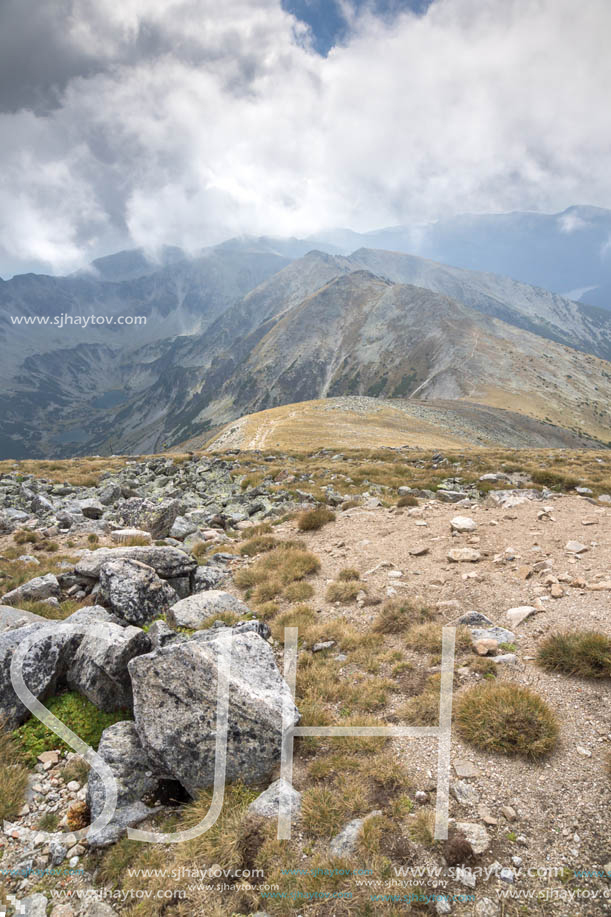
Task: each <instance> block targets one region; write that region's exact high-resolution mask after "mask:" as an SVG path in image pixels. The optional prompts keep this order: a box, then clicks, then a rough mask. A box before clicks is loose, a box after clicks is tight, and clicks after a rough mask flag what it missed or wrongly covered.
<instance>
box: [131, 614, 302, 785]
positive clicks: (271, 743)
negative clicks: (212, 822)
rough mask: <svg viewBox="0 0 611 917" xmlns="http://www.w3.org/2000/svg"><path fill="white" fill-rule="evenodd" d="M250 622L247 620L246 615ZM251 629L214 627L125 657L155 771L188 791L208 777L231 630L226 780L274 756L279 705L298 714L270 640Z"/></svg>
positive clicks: (264, 765)
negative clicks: (220, 672) (224, 655)
mask: <svg viewBox="0 0 611 917" xmlns="http://www.w3.org/2000/svg"><path fill="white" fill-rule="evenodd" d="M249 623H250V622H249ZM257 623H258V622H252V624H253V627H252V629H248V630H246V629H245V628H244V629H241V630H240V629H239V628H231V629H229V628H215V629H213V630H208V631H203V632H202V633H201V634H196V635H195V636H194V637H192V638H191V639H190V640H188V641H186V642H183V643H174V644H170V645H169V646H165V647H162V648H161V649H158V650H155V652H153V653H149V654H148V655H145V656H139V657H138V658H136V659H133V660H132V661H131V662H130V664H129V671H130V674H131V679H132V687H133V696H134V719H135V723H136V729H137V730H138V735H139V737H140V740H141V742H142V746H143V748H144V750H145V753H146V755H147V757H148V759H149V760H150V762H151V764H152V765H153V767H154V768H155V769H156V770H157V772H158V773H160V774H163V775H166V776H169V777H172V778H174V779H176V780H178V781H179V782H180V783H181V784H182V785H183V787H185V789H186V790H187V791H188V792H189V793H191V794H192V795H194V794H195V793H196V791H197V790H198V789H200V788H203V787H208V786H211V785H212V783H213V781H214V764H215V745H216V730H217V722H216V719H217V716H216V714H217V673H218V661H219V653H220V652H221V649H222V647H223V645H224V646H225V647H226V646H227V637H228V634H231V635H232V638H233V639H232V643H233V647H232V659H231V673H230V678H229V724H228V741H227V774H226V778H227V780H229V781H231V780H237V779H242V780H244V781H245V782H247V783H256V782H257V781H259V780H262V779H263V778H265V777H266V776H268V775H269V773H270V771H271V770H272V769H273V767H274V765H275V764H276V763H277V762H278V760H279V758H280V750H281V745H282V735H283V733H282V729H283V722H282V709H283V702H284V700H285V699H286V700H287V702H288V704H289V708H290V711H291V716H290V722H289V723H288V724H286V726H287V728H290V727H292V726H293V725H295V724H296V723H297V722H298V720H299V713H298V711H297V709H296V707H295V706H294V704H293V701H292V698H291V696H290V691H289V688H288V685H287V684H286V682H285V681H284V679H283V678H282V676H281V674H280V672H279V670H278V667H277V665H276V661H275V658H274V653H273V650H272V648H271V646H270V645H269V644H268V643H266V641H265V640H264V639H263V638H262V637H261V636H260V634H259V633H257V630H256V625H257Z"/></svg>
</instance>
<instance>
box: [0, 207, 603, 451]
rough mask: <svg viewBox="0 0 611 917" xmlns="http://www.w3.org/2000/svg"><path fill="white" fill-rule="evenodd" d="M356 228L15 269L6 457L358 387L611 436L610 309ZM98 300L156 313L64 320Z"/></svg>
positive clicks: (138, 442) (9, 303)
mask: <svg viewBox="0 0 611 917" xmlns="http://www.w3.org/2000/svg"><path fill="white" fill-rule="evenodd" d="M573 209H579V208H573ZM590 209H591V208H585V210H588V211H589V210H590ZM582 210H584V208H582ZM602 213H603V214H606V213H608V212H607V211H603V212H602ZM508 216H509V217H512V216H513V215H511V214H510V215H508ZM573 216H574V217H576V216H577V215H576V214H573ZM595 216H596V219H597V220H599V216H598V215H596V214H595ZM600 219H602V218H600ZM510 222H511V221H510ZM599 222H600V220H599ZM603 222H604V221H603ZM597 225H598V223H597ZM601 225H602V224H601ZM609 227H610V228H611V222H610V223H609ZM388 232H391V231H388ZM448 232H449V230H448ZM457 232H458V230H457ZM582 232H585V230H583V228H581V229H573V230H572V231H571V232H565V233H564V235H563V238H564V236H567V237H571V236H572V237H575V236H576V235H579V238H580V239H583V238H584V237H583V236H581V235H580V234H581V233H582ZM588 232H589V230H588ZM331 235H332V234H331ZM340 235H341V233H338V234H336V235H335V237H333V238H323V239H318V240H298V239H285V240H278V239H268V238H263V239H251V238H242V239H234V240H230V241H228V242H226V243H223V244H221V245H219V246H216V247H214V248H211V249H207V250H205V251H203V252H201V253H200V254H199V255H198V256H197V257H188V256H187V255H185V253H184V252H181V251H180V250H179V249H172V248H168V249H165V250H164V251H163V252H162V253H161V254H160V256H159V258H158V259H157V260H155V261H152V260H150V259H149V258H147V256H146V255H145V254H144V253H143V252H140V251H132V252H120V253H117V254H115V255H111V256H108V257H106V258H102V259H98V260H97V261H96V262H94V263H93V265H92V266H91V269H90V270H89V271H87V272H81V273H79V274H75V275H71V276H69V277H49V276H44V275H33V274H28V275H21V276H18V277H14V278H13V279H11V280H8V281H2V282H0V346H1V347H2V352H3V360H2V364H1V365H0V390H1V391H2V404H3V409H2V412H1V415H0V457H11V458H19V457H26V456H27V457H33V458H34V457H51V456H64V455H69V454H91V453H92V452H97V453H110V452H132V453H137V452H154V451H159V450H161V449H164V448H167V447H169V446H173V445H176V444H178V443H182V442H184V441H189V440H192V439H193V438H194V437H200V438H202V439H205V437H206V436H208V435H210V434H211V433H212V432H213V431H215V430H218V429H219V428H220V427H222V425H223V424H226V423H228V422H231V421H234V420H235V419H237V418H239V417H240V416H242V415H244V414H251V413H253V412H258V411H264V410H266V409H269V408H273V407H276V406H278V405H283V404H288V403H293V402H304V401H308V400H312V399H320V398H323V399H325V398H334V397H341V396H354V395H361V396H367V397H370V398H371V397H373V398H378V399H396V400H397V403H398V402H399V401H405V400H409V401H410V402H432V401H435V402H436V401H439V400H441V401H443V402H444V403H447V402H449V401H450V402H451V401H460V402H467V403H470V404H477V405H483V406H488V407H492V408H495V409H498V410H501V409H504V410H507V411H509V412H512V414H511V416H512V417H513V416H514V415H515V416H516V417H518V418H519V417H523V418H525V422H526V419H527V420H528V423H529V424H532V422H533V421H537V422H540V423H544V424H546V425H548V427H549V429H550V430H551V429H552V427H555V428H557V429H558V430H564V431H569V432H570V433H571V435H573V434H574V435H576V436H577V437H582V439H583V443H584V444H591V445H596V444H601V443H602V444H605V445H606V444H607V443H609V442H610V441H611V432H610V431H611V415H610V413H609V405H610V404H611V363H610V362H609V361H610V360H611V311H610V310H607V309H603V308H598V307H596V306H591V305H589V304H585V303H582V302H576V301H574V300H570V299H567V298H566V297H563V296H561V295H559V293H558V292H553V291H550V290H548V289H545V288H543V287H536V286H532V285H529V284H527V283H524V282H522V281H520V280H514V279H510V278H509V277H508V276H503V275H498V274H493V273H490V272H482V271H474V270H471V269H467V268H465V267H461V266H449V265H447V264H443V263H439V262H436V261H433V260H431V259H430V258H423V257H420V256H416V255H413V254H409V253H403V252H400V251H396V250H385V249H383V248H380V247H379V246H365V247H363V246H360V247H357V248H356V250H354V251H353V252H352V253H350V254H342V248H343V247H344V246H343V243H345V242H346V241H347V240H346V238H345V237H343V238H340ZM354 235H358V234H351V236H350V239H351V240H352V241H354V239H353V236H354ZM446 237H447V233H446ZM380 238H382V239H383V241H384V242H385V243H386V241H390V240H388V239H387V236H384V234H383V233H382V234H381V236H380ZM542 238H544V236H543V237H542ZM597 238H598V237H597ZM313 241H316V242H317V243H318V245H319V246H322V247H323V248H327V249H329V250H326V251H325V250H321V248H320V247H318V248H317V249H314V250H311V245H312V242H313ZM359 241H363V240H362V238H361V237H359ZM378 241H379V240H378ZM395 241H397V234H395ZM525 244H526V243H524V245H525ZM597 244H598V243H597ZM514 254H515V253H514ZM516 257H517V256H516ZM455 260H457V259H455ZM484 260H485V259H484ZM577 260H578V259H577ZM586 267H587V265H586ZM559 270H560V267H559ZM590 279H598V280H601V283H602V281H603V280H604V278H603V277H602V273H601V272H599V274H598V275H596V277H594V274H593V273H592V274H591V277H590ZM562 282H563V281H562V280H560V281H559V283H561V284H562ZM91 314H95V315H98V316H102V315H103V316H109V317H110V318H111V319H118V318H120V317H123V318H124V317H126V316H142V317H144V318H146V324H138V325H126V324H121V325H119V324H110V325H106V324H105V325H98V324H89V325H88V326H87V327H86V328H83V327H79V326H76V325H70V324H68V325H66V324H65V320H64V325H63V327H60V326H59V325H57V324H53V320H54V319H56V317H59V316H62V315H63V316H66V315H68V316H72V317H74V316H77V315H91ZM11 316H12V319H11ZM15 317H18V318H19V317H21V318H22V319H24V318H28V319H29V320H30V321H33V322H36V321H37V320H39V319H40V320H41V321H43V322H44V320H45V317H48V318H49V319H50V323H49V324H44V323H41V324H36V323H34V324H23V322H22V324H15V323H14V319H15ZM529 429H530V427H529ZM537 435H540V433H538V434H537Z"/></svg>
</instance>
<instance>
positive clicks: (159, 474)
mask: <svg viewBox="0 0 611 917" xmlns="http://www.w3.org/2000/svg"><path fill="white" fill-rule="evenodd" d="M384 461H385V462H387V463H389V467H390V466H391V465H392V466H393V469H394V471H393V474H391V475H390V476H389V472H388V469H387V468H386V466H384V475H381V474H380V473H379V472H380V468H381V467H382V465H381V464H380V463H379V462H376V459H375V458H371V457H369V458H364V457H360V458H359V459H358V460H356V459H354V458H351V457H350V456H344V455H333V454H331V453H327V454H319V455H318V456H317V457H316V459H315V460H313V459H312V460H310V461H309V462H308V460H307V459H305V458H303V457H301V458H297V457H294V456H293V457H292V456H278V455H276V456H263V455H254V456H252V455H251V456H249V457H248V458H247V460H245V458H244V456H240V455H239V454H233V455H225V456H223V457H215V458H211V457H206V456H196V455H193V456H185V457H183V458H181V460H180V461H176V460H173V459H171V458H164V457H162V458H154V459H149V460H138V461H136V460H135V461H132V462H126V463H123V462H122V463H121V464H120V466H119V467H115V468H114V470H112V471H109V472H106V473H104V474H102V475H101V477H100V478H99V480H96V481H95V482H87V483H86V484H82V483H70V481H68V482H66V481H62V480H60V478H61V476H62V469H61V467H57V468H55V469H51V471H52V474H50V475H49V476H48V477H44V476H42V473H38V474H32V473H24V472H23V470H22V469H18V468H17V469H5V473H4V474H3V475H2V477H0V533H1V534H0V554H1V555H2V558H1V560H0V575H1V576H2V580H1V581H0V590H1V597H0V601H1V603H2V605H1V607H0V716H1V717H2V719H3V721H4V727H5V733H4V735H5V737H6V736H8V735H9V734H10V735H11V738H10V740H9V742H8V744H7V742H6V741H5V744H4V745H2V750H1V753H0V785H1V787H2V789H3V795H6V798H7V800H8V799H9V797H10V801H7V802H6V803H3V809H2V812H3V816H4V823H3V834H2V835H1V836H0V849H1V851H2V858H1V859H0V872H1V873H2V878H3V883H4V898H0V900H2V901H4V903H5V904H6V905H7V906H8V913H9V914H12V913H26V914H30V915H35V917H40V915H51V917H75V915H84V914H92V915H94V917H95V915H98V917H106V915H109V914H112V913H117V912H124V913H130V914H153V915H156V914H162V913H165V912H166V911H167V910H168V908H169V907H171V908H172V911H173V912H174V913H176V914H177V915H182V914H201V915H213V917H215V915H222V914H226V915H231V914H234V913H237V914H255V913H258V914H259V915H261V914H263V913H268V914H269V915H274V914H279V915H281V914H293V913H294V914H303V915H306V914H307V915H312V914H315V915H319V914H320V915H322V914H325V915H326V914H328V915H337V917H343V915H352V914H355V915H356V914H358V915H361V914H363V915H368V914H377V913H381V914H399V913H405V912H408V911H409V910H413V911H414V912H421V913H431V914H446V913H448V914H449V913H452V914H456V915H458V917H463V915H467V914H468V915H472V914H476V915H478V917H497V915H499V917H500V915H505V914H506V915H521V914H548V913H549V914H552V913H553V914H561V915H564V914H566V915H569V914H576V915H595V914H605V913H611V831H610V828H609V802H610V795H611V794H610V790H611V758H610V751H611V703H610V701H611V691H610V683H611V681H610V676H611V657H610V654H609V649H608V646H607V649H606V650H605V649H604V645H603V649H602V650H600V646H599V648H598V649H597V652H598V653H599V657H597V661H596V666H598V668H596V667H595V668H596V671H595V672H594V673H593V672H588V673H586V672H585V671H584V670H583V668H582V667H581V668H580V666H579V665H577V664H575V666H574V667H573V668H574V671H570V669H571V666H570V665H569V666H568V669H569V670H567V666H566V665H564V668H563V667H560V668H558V667H557V668H553V667H550V666H547V667H546V666H545V665H543V664H542V658H541V650H542V647H543V646H544V644H545V642H546V640H548V639H549V638H550V637H553V636H554V635H558V634H564V633H567V632H569V633H573V634H581V633H583V632H586V633H591V632H594V633H596V634H598V635H599V636H600V637H601V639H604V637H605V636H606V637H607V638H609V637H611V616H610V604H609V603H610V601H611V525H610V521H611V496H609V492H608V491H606V492H605V490H604V488H603V485H604V483H605V481H606V475H607V459H606V457H603V458H600V457H598V458H597V457H596V456H594V455H590V456H588V457H587V458H585V459H584V462H585V463H586V464H587V466H588V471H587V473H584V482H585V483H583V482H582V483H580V481H579V480H564V482H563V483H562V476H561V475H560V474H559V473H558V463H554V462H553V458H552V456H551V455H549V456H547V458H546V460H545V461H543V460H542V459H540V460H539V463H540V465H541V466H542V467H543V468H548V467H551V468H552V469H556V470H555V471H553V470H552V471H551V472H548V473H547V477H545V475H543V477H544V479H545V480H547V481H548V484H549V485H550V486H551V487H552V488H555V489H548V488H547V487H546V486H545V485H542V484H540V483H538V482H537V480H536V478H537V475H536V474H534V473H533V472H532V470H523V469H521V468H520V467H519V466H517V465H515V463H514V465H512V464H510V463H509V462H508V461H505V462H500V461H499V462H498V466H496V467H494V466H490V468H488V470H483V469H482V467H481V463H479V464H478V465H477V469H475V468H474V467H470V466H469V463H468V462H465V460H464V457H462V458H461V457H450V458H448V457H445V456H443V455H439V454H437V455H429V456H426V457H418V458H413V460H412V466H413V467H410V465H409V462H407V463H404V460H403V457H402V456H401V455H400V453H399V452H397V453H394V454H393V455H392V456H389V457H387V458H385V459H384ZM397 462H399V464H396V463H397ZM597 463H598V464H597ZM573 464H576V461H574V462H573ZM312 467H316V468H317V469H319V471H320V469H325V473H324V474H323V473H322V471H320V473H318V472H317V473H316V474H313V473H311V471H308V468H312ZM376 468H377V473H376ZM354 469H360V471H359V473H357V472H356V471H355V470H354ZM600 469H602V471H601V473H599V470H600ZM467 470H468V473H466V472H467ZM482 471H483V473H481V472H482ZM603 472H604V473H603ZM554 475H555V477H554ZM426 476H428V477H429V478H430V483H429V484H428V486H424V484H425V483H426V481H424V478H425V477H426ZM67 477H70V474H67ZM533 477H534V478H535V480H533ZM541 478H542V475H541V474H539V480H541ZM402 482H403V483H402ZM559 483H562V486H559ZM588 485H590V486H588ZM561 490H562V491H568V492H560V491H561ZM2 584H3V585H2ZM5 587H6V588H5ZM443 625H452V626H456V628H457V630H456V664H455V671H454V714H455V718H454V723H453V729H452V740H451V781H450V786H451V794H450V807H449V815H450V832H449V835H450V839H449V842H448V843H444V842H442V841H438V840H435V838H434V836H433V831H432V825H433V818H434V805H435V791H436V780H437V754H438V742H437V740H436V739H435V738H432V737H429V738H421V737H418V738H409V739H408V738H400V739H392V740H388V741H386V740H384V739H362V738H360V739H354V738H346V739H342V740H338V739H314V738H304V739H298V740H297V742H296V745H295V762H294V779H293V789H291V790H289V789H286V793H287V798H288V799H289V801H290V807H291V816H292V837H291V840H290V841H278V840H277V839H276V829H277V824H276V817H275V816H276V815H277V812H278V796H279V793H280V791H281V789H282V787H281V785H280V784H279V783H278V782H277V781H278V777H279V760H280V747H281V740H282V734H283V730H284V732H286V731H287V730H288V729H290V728H291V727H292V726H294V725H295V724H297V723H300V725H336V724H340V725H359V724H360V725H367V724H369V725H384V724H387V725H397V724H408V725H422V726H432V725H436V724H437V722H438V718H439V671H440V651H441V628H442V626H443ZM286 626H293V627H294V626H297V627H298V628H299V650H298V658H297V688H296V695H295V698H294V702H293V698H292V697H291V694H290V690H289V687H288V685H287V683H286V682H285V681H284V678H283V675H282V673H283V652H282V650H283V641H284V628H285V627H286ZM229 633H231V635H232V644H233V657H232V671H231V676H230V692H229V731H228V746H227V747H228V754H227V778H228V781H229V782H230V786H229V787H228V790H227V793H226V798H225V805H224V810H223V813H222V815H221V816H220V818H219V822H218V824H217V825H216V826H215V828H214V829H212V830H211V831H210V832H207V833H206V834H205V835H202V836H201V837H200V838H198V839H192V840H190V841H187V842H186V843H185V844H178V845H174V844H172V845H170V844H163V843H159V844H156V845H154V846H153V845H148V844H143V843H139V842H137V841H130V840H127V839H126V837H125V835H126V830H127V828H128V827H129V826H131V827H135V826H137V827H138V828H139V829H141V830H144V831H157V832H161V833H169V832H172V831H180V830H184V829H185V828H187V827H191V826H193V825H194V824H197V823H198V822H199V821H201V819H202V818H203V817H204V815H205V814H206V812H207V811H208V807H209V804H210V798H211V794H210V787H211V784H212V782H213V779H214V761H215V752H216V727H217V721H216V714H217V706H216V705H217V680H218V669H219V664H220V663H219V659H220V658H221V655H222V651H223V647H224V645H225V641H226V638H227V635H228V634H229ZM597 646H598V645H597ZM605 653H606V654H607V655H606V656H605ZM19 654H21V656H22V657H23V675H24V679H25V683H26V685H27V686H28V687H29V688H30V690H31V691H32V693H33V694H34V695H35V696H36V697H39V698H40V699H42V700H43V701H45V703H46V705H47V706H48V707H49V709H51V710H52V711H54V712H55V713H56V715H57V716H58V717H59V718H60V719H64V720H65V721H66V722H67V723H68V725H69V726H71V728H73V730H74V731H75V732H77V733H79V727H80V728H81V729H82V727H83V725H84V724H87V725H88V726H91V727H92V732H91V737H90V738H88V741H87V744H90V745H93V746H95V747H97V751H98V754H99V756H100V758H101V759H103V761H104V762H106V765H107V766H108V767H109V768H110V770H111V771H112V774H113V776H114V777H115V779H116V781H117V789H118V798H117V806H116V810H115V812H114V814H113V817H112V820H111V821H110V823H109V824H107V825H105V826H104V827H102V828H101V829H100V830H98V831H95V830H93V831H91V832H88V831H87V830H86V826H87V825H88V824H89V822H90V821H93V820H95V819H96V818H98V817H99V816H100V815H101V813H102V812H103V809H104V800H105V793H104V787H103V783H102V780H101V779H100V776H99V774H98V773H97V768H96V759H95V758H92V757H91V756H89V757H88V760H87V761H85V760H84V759H83V757H82V756H81V755H80V754H77V753H75V752H73V751H72V750H70V749H69V748H68V747H67V746H66V745H64V744H63V743H61V742H60V741H59V740H58V739H57V738H56V737H55V736H54V735H53V734H52V733H50V732H45V730H44V729H43V728H42V726H39V724H37V721H36V720H35V719H33V718H32V717H31V716H30V712H29V710H28V709H27V708H26V706H24V703H23V701H22V699H20V698H19V697H17V695H16V694H15V691H14V687H13V682H12V680H11V662H12V660H13V659H14V658H15V657H16V656H17V657H18V656H19ZM586 675H589V676H590V677H586ZM593 676H597V677H593ZM503 685H505V686H506V688H507V691H508V692H509V693H507V694H506V695H504V697H505V700H503V699H502V696H501V695H499V696H501V701H500V702H499V701H497V703H500V704H501V706H500V708H499V709H496V710H493V711H492V712H493V715H495V716H496V717H497V720H498V724H499V727H498V733H497V734H496V735H495V734H494V730H493V733H492V735H489V734H487V733H486V722H485V718H486V715H488V714H489V712H490V711H487V710H484V706H483V705H485V703H488V701H487V700H486V697H487V696H488V695H485V694H481V693H480V694H477V693H476V694H472V693H471V692H472V690H473V689H474V688H478V689H480V691H481V690H484V691H492V690H493V689H498V688H499V687H501V686H503ZM523 689H526V691H527V696H528V699H529V700H528V703H529V705H532V704H533V701H532V698H533V697H536V698H537V701H536V703H539V701H540V702H541V704H542V707H541V709H539V708H538V707H536V705H535V706H534V707H532V706H529V707H528V710H527V718H526V720H525V721H523V723H522V721H520V724H521V725H520V729H522V726H523V732H522V735H518V737H517V738H515V737H513V732H515V729H514V725H515V724H513V723H512V722H510V721H509V719H508V715H507V710H508V709H509V707H508V705H511V704H512V703H513V702H514V699H515V697H521V696H522V695H521V694H520V693H519V692H520V691H522V690H523ZM524 696H526V695H524ZM472 697H473V698H474V704H475V706H471V707H469V708H467V707H466V704H467V702H468V701H469V700H470V698H472ZM490 697H492V695H490ZM478 704H479V705H480V707H478V706H477V705H478ZM79 705H81V706H79ZM83 705H86V706H83ZM503 705H505V706H503ZM75 710H77V711H79V713H78V716H77V715H76V713H75ZM465 710H466V711H467V714H465ZM79 717H80V719H79ZM480 717H481V718H482V725H481V728H480V726H479V719H480ZM529 717H531V719H532V722H531V720H529ZM476 727H477V728H476ZM96 730H97V734H96ZM503 730H506V731H507V735H506V736H504V735H503ZM519 731H520V730H518V732H519ZM504 739H506V741H504ZM512 743H513V745H512ZM5 746H6V747H5ZM9 746H10V747H9ZM91 764H93V768H92V769H89V765H91ZM26 768H27V770H26ZM147 867H149V868H151V869H153V870H157V874H156V875H152V876H151V875H149V876H143V875H142V874H140V875H137V874H136V875H133V874H130V873H134V872H136V873H137V871H138V870H142V869H145V868H147ZM211 867H213V868H214V869H219V868H220V869H221V870H224V871H225V872H224V873H221V875H222V876H223V879H222V881H221V882H219V881H218V873H214V872H212V873H208V874H206V872H205V871H206V870H209V869H210V868H211ZM181 869H182V873H181V872H180V870H181ZM194 869H195V870H199V871H200V877H199V879H200V881H198V882H193V880H192V875H193V873H188V872H187V873H186V872H185V870H194ZM254 870H260V871H261V872H260V876H259V878H257V879H254V878H252V873H253V871H254ZM185 875H187V878H185ZM201 875H205V876H207V881H201ZM211 876H212V877H213V878H214V879H215V881H214V882H211V881H210V877H211ZM363 876H366V877H367V881H364V880H363ZM60 893H66V897H65V898H64V899H63V900H62V899H60V898H58V897H56V896H57V895H58V894H60ZM147 893H148V894H149V897H145V896H146V895H147ZM83 894H86V895H88V897H87V899H86V900H85V899H83V900H81V899H80V898H79V897H78V896H79V895H83ZM155 896H156V897H155ZM410 896H411V897H410Z"/></svg>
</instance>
